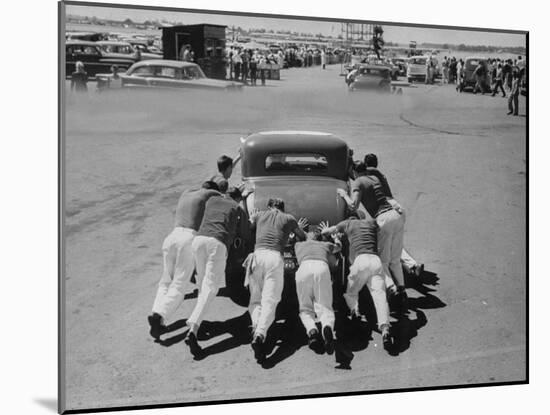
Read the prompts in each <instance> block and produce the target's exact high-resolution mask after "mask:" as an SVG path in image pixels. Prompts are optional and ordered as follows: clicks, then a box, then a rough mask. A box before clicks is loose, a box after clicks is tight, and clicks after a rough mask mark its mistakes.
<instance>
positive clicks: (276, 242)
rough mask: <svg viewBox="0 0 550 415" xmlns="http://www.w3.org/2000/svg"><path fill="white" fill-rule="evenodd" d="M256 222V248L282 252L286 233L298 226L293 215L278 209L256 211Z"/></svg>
mask: <svg viewBox="0 0 550 415" xmlns="http://www.w3.org/2000/svg"><path fill="white" fill-rule="evenodd" d="M255 223H256V248H265V249H272V250H274V251H279V252H281V253H283V250H284V248H285V246H286V244H287V242H288V235H289V234H290V233H291V232H292V231H294V229H296V228H297V227H298V222H296V219H294V216H292V215H289V214H288V213H284V212H281V211H280V210H278V209H269V210H266V211H264V212H260V213H258V216H257V218H256V220H255Z"/></svg>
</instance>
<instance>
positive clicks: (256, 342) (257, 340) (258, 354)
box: [251, 334, 265, 363]
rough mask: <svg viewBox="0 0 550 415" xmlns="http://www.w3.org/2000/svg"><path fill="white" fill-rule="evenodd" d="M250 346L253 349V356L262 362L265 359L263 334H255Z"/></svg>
mask: <svg viewBox="0 0 550 415" xmlns="http://www.w3.org/2000/svg"><path fill="white" fill-rule="evenodd" d="M251 346H252V350H254V358H255V359H256V361H257V362H258V363H262V362H263V361H264V360H265V351H264V336H262V335H261V334H256V335H255V336H254V338H253V339H252V343H251Z"/></svg>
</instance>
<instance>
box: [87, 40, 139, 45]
mask: <svg viewBox="0 0 550 415" xmlns="http://www.w3.org/2000/svg"><path fill="white" fill-rule="evenodd" d="M95 43H97V44H98V45H121V46H131V45H130V42H123V41H119V40H100V41H99V42H95Z"/></svg>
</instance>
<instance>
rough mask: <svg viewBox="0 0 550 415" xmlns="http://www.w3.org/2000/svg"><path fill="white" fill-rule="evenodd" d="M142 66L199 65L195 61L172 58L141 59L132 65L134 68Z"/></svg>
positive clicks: (176, 66)
mask: <svg viewBox="0 0 550 415" xmlns="http://www.w3.org/2000/svg"><path fill="white" fill-rule="evenodd" d="M142 66H168V67H170V68H191V67H197V66H199V65H197V64H196V63H193V62H184V61H175V60H170V59H150V60H144V61H139V62H137V63H135V64H134V65H132V68H134V69H135V68H139V67H142Z"/></svg>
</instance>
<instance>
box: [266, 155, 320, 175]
mask: <svg viewBox="0 0 550 415" xmlns="http://www.w3.org/2000/svg"><path fill="white" fill-rule="evenodd" d="M327 168H328V163H327V158H326V156H324V155H322V154H314V153H276V154H269V155H268V156H267V157H266V159H265V169H266V171H293V172H312V171H315V172H325V171H327Z"/></svg>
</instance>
